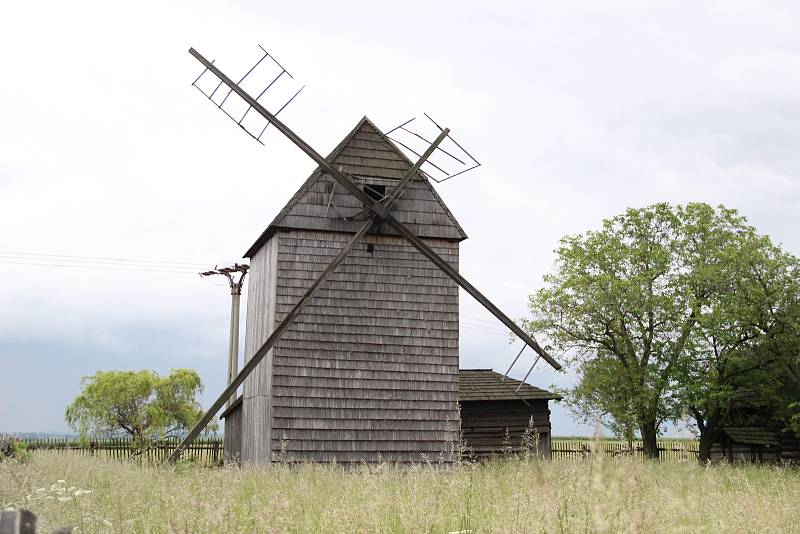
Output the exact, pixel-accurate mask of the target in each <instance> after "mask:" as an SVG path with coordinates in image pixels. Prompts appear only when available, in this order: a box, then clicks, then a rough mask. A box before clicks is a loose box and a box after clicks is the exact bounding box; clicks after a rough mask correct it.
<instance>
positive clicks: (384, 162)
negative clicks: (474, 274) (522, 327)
mask: <svg viewBox="0 0 800 534" xmlns="http://www.w3.org/2000/svg"><path fill="white" fill-rule="evenodd" d="M326 159H327V160H328V161H329V162H331V163H332V164H333V165H334V167H336V168H337V169H339V170H340V171H342V172H344V173H345V174H347V175H350V176H351V177H352V178H353V179H354V181H355V182H357V183H360V184H362V185H363V184H373V185H378V186H384V187H386V194H388V193H389V192H390V191H391V188H392V187H393V185H394V184H396V183H397V182H398V181H399V180H400V179H401V178H402V177H403V176H404V175H405V173H406V172H408V170H409V169H411V167H412V165H413V164H412V163H411V161H409V159H408V158H407V157H406V156H405V154H403V152H402V151H401V150H400V149H399V148H397V146H396V145H395V144H394V143H392V142H391V141H390V140H389V139H387V138H386V137H385V136H384V135H383V133H382V132H381V131H380V130H379V129H378V128H377V127H376V126H375V125H374V124H373V123H372V121H370V120H369V119H368V118H367V117H364V118H362V119H361V120H360V121H359V122H358V124H356V126H355V128H353V130H352V131H351V132H350V133H349V134H348V135H347V136H346V137H345V138H344V139H343V140H342V142H341V143H339V146H337V147H336V148H335V149H334V150H333V152H331V153H330V155H329V156H328V157H327V158H326ZM362 209H363V206H362V204H361V203H360V201H359V200H358V199H356V198H355V197H354V196H353V195H352V194H351V193H349V192H347V191H346V190H345V189H344V187H343V186H341V185H340V184H339V183H337V182H336V181H335V180H334V179H333V177H331V176H329V175H328V174H326V173H324V172H323V171H322V169H321V168H319V167H317V168H316V169H315V170H314V172H313V173H311V176H309V177H308V179H307V180H306V181H305V183H304V184H303V185H302V186H301V187H300V189H299V190H298V191H297V192H296V193H295V194H294V196H292V198H291V199H290V200H289V202H288V203H287V204H286V206H284V208H283V209H282V210H281V211H280V212H279V213H278V215H277V216H276V217H275V219H274V220H273V221H272V222H271V223H270V225H269V226H268V227H267V229H266V230H264V232H263V233H262V234H261V236H260V237H259V238H258V239H257V240H256V242H255V243H253V245H252V246H251V247H250V248H249V249H248V250H247V252H246V253H245V254H244V257H246V258H250V257H252V256H253V255H254V254H255V253H256V252H257V251H258V249H260V248H261V246H262V245H263V244H264V243H266V242H267V241H268V240H269V238H270V237H272V236H273V235H274V234H275V232H277V231H278V230H279V229H300V230H323V231H332V232H346V233H355V232H356V230H357V229H358V227H359V226H361V223H362V222H361V221H362V220H363V218H362V219H355V216H356V215H357V214H358V213H359V212H361V211H362ZM392 213H393V215H394V216H395V217H396V218H397V220H399V221H400V222H402V223H404V224H405V225H406V226H407V227H409V228H410V229H411V230H412V231H413V232H414V233H415V234H416V235H417V236H419V237H428V238H439V239H447V240H451V241H462V240H464V239H466V238H467V234H466V233H464V230H463V229H462V228H461V226H460V225H459V224H458V221H456V219H455V217H453V214H452V213H450V210H449V209H447V206H446V205H445V204H444V202H443V201H442V199H441V197H440V196H439V195H438V194H437V193H436V190H435V189H434V188H433V186H432V185H431V184H430V182H429V181H428V179H427V178H425V177H424V176H423V175H422V174H420V173H417V176H416V178H415V179H414V180H413V181H412V182H411V183H410V184H409V185H408V187H407V188H406V189H405V190H404V191H403V193H402V195H401V196H400V198H399V199H398V201H397V203H396V204H395V207H394V209H393V210H392ZM371 232H372V233H379V234H386V235H396V232H395V231H394V230H393V229H392V228H390V227H389V226H388V225H387V224H377V225H375V226H374V227H373V229H372V230H371Z"/></svg>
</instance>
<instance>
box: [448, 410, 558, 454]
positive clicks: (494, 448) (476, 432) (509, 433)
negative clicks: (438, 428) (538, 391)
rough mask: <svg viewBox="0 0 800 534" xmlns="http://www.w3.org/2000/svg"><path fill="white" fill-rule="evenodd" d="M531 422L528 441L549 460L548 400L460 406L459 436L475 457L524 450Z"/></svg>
mask: <svg viewBox="0 0 800 534" xmlns="http://www.w3.org/2000/svg"><path fill="white" fill-rule="evenodd" d="M531 418H533V428H532V430H533V432H532V433H531V439H533V440H538V449H539V453H540V454H541V455H542V456H543V457H545V458H550V456H551V451H550V410H549V409H548V406H547V400H531V401H528V404H527V405H526V404H525V403H524V402H523V401H522V400H479V401H462V402H461V435H462V439H463V440H464V441H466V446H467V449H468V450H469V451H471V452H472V453H474V454H475V456H478V457H487V456H493V455H501V454H505V453H509V452H515V453H516V452H520V451H521V450H523V435H524V434H525V432H526V429H528V427H529V424H530V421H531Z"/></svg>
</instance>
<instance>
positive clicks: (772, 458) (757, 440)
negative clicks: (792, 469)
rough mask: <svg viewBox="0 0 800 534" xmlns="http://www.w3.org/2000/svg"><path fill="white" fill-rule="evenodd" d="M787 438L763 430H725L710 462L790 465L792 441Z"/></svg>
mask: <svg viewBox="0 0 800 534" xmlns="http://www.w3.org/2000/svg"><path fill="white" fill-rule="evenodd" d="M789 436H790V434H781V435H779V433H776V432H774V431H772V430H769V429H767V428H764V427H733V426H731V427H725V428H724V429H723V431H722V433H721V434H720V437H719V439H718V440H717V443H715V444H714V445H713V446H712V449H711V461H712V462H718V461H728V462H746V463H751V462H752V463H762V462H764V463H778V462H792V461H793V459H794V458H793V454H792V452H793V451H792V449H791V442H792V440H791V439H789ZM795 442H796V443H797V441H795ZM784 447H785V448H786V450H785V451H784Z"/></svg>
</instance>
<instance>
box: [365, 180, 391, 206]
mask: <svg viewBox="0 0 800 534" xmlns="http://www.w3.org/2000/svg"><path fill="white" fill-rule="evenodd" d="M364 192H365V193H366V194H367V195H368V196H369V198H371V199H372V200H374V201H376V202H377V201H380V200H382V199H383V197H385V196H386V186H385V185H377V184H364Z"/></svg>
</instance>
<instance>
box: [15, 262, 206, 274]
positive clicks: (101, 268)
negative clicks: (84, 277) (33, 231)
mask: <svg viewBox="0 0 800 534" xmlns="http://www.w3.org/2000/svg"><path fill="white" fill-rule="evenodd" d="M0 264H6V265H28V266H33V267H59V268H68V269H69V268H72V269H91V270H97V271H132V272H140V273H176V274H193V275H197V274H198V273H196V272H194V271H188V270H187V271H177V270H167V269H134V268H126V267H111V266H98V265H80V264H74V265H72V264H67V263H31V262H21V261H20V262H17V261H2V260H0ZM154 267H155V266H154Z"/></svg>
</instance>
